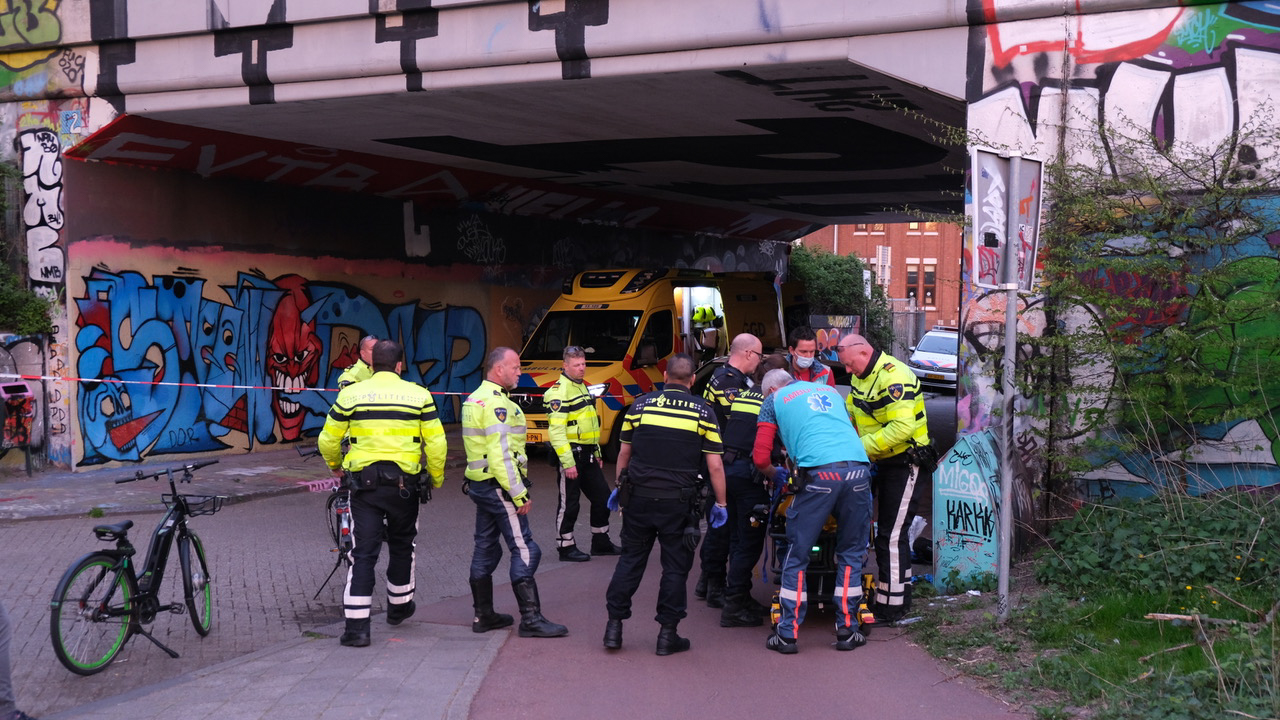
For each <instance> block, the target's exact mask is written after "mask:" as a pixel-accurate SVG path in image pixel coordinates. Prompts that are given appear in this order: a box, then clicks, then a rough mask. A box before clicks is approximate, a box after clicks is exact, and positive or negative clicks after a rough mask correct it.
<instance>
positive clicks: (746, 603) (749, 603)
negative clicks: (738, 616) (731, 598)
mask: <svg viewBox="0 0 1280 720" xmlns="http://www.w3.org/2000/svg"><path fill="white" fill-rule="evenodd" d="M743 598H744V599H743V601H742V609H743V610H746V611H747V612H751V613H755V614H756V615H759V616H760V617H767V616H768V615H769V612H770V610H769V606H768V605H765V604H764V603H761V602H760V601H759V600H756V599H755V598H753V597H751V596H750V595H744V596H743Z"/></svg>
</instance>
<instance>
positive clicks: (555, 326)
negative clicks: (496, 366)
mask: <svg viewBox="0 0 1280 720" xmlns="http://www.w3.org/2000/svg"><path fill="white" fill-rule="evenodd" d="M641 314H642V312H641V311H640V310H560V311H556V312H549V313H547V316H546V317H544V318H543V319H542V322H541V323H540V324H539V325H538V329H537V330H536V331H535V332H534V333H533V337H531V338H529V342H528V344H526V345H525V347H524V352H522V353H520V359H521V360H561V359H563V353H564V349H565V347H567V346H569V345H578V346H580V347H582V349H583V350H585V351H586V356H587V362H598V361H607V362H616V361H618V360H622V359H623V358H624V357H626V354H627V352H628V351H629V350H630V349H631V342H632V340H633V339H634V338H635V335H636V326H637V325H638V324H639V322H640V316H641Z"/></svg>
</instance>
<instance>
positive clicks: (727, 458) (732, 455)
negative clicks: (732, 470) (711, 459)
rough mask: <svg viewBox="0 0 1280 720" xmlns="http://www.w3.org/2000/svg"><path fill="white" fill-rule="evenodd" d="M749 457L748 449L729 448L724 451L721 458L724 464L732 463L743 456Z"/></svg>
mask: <svg viewBox="0 0 1280 720" xmlns="http://www.w3.org/2000/svg"><path fill="white" fill-rule="evenodd" d="M750 457H751V451H750V450H734V449H732V448H730V449H728V450H725V451H724V456H723V460H724V464H725V465H732V464H734V463H736V462H738V461H739V460H741V459H743V458H750Z"/></svg>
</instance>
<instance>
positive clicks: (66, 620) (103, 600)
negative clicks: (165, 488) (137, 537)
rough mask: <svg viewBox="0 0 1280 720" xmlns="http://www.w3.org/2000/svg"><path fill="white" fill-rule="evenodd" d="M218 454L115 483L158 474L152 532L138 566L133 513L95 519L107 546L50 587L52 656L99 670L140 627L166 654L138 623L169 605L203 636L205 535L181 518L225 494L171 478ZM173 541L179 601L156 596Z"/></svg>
mask: <svg viewBox="0 0 1280 720" xmlns="http://www.w3.org/2000/svg"><path fill="white" fill-rule="evenodd" d="M216 462H218V461H217V460H201V461H199V462H194V463H190V464H188V465H183V466H182V467H180V468H178V470H177V471H178V472H180V473H181V476H180V477H179V478H177V479H176V480H175V478H174V473H175V469H174V468H166V469H164V470H159V471H157V472H153V473H144V472H142V471H141V470H139V471H137V473H135V474H134V476H133V477H128V478H123V479H120V480H116V483H127V482H135V481H138V480H147V479H155V480H159V479H160V478H161V477H165V478H167V479H168V481H169V492H168V493H164V494H162V495H161V499H162V500H163V502H164V505H165V507H166V508H168V510H167V511H166V512H165V514H164V517H162V518H160V522H159V524H157V525H156V527H155V530H153V531H152V532H151V543H150V545H149V547H148V548H147V555H146V561H145V562H144V563H143V564H142V567H141V572H138V568H137V565H136V563H135V562H134V559H133V558H134V555H136V554H137V550H136V548H134V546H133V545H132V544H131V543H130V542H129V528H132V527H133V521H132V520H123V521H121V522H118V523H112V524H109V525H97V526H95V527H94V528H93V534H94V535H96V536H97V538H98V539H99V540H101V541H104V542H112V541H114V542H115V544H116V547H115V549H114V550H97V551H94V552H91V553H89V554H87V555H85V556H84V557H82V558H80V559H79V560H77V561H76V562H75V564H73V565H72V566H71V567H70V569H68V570H67V572H66V573H65V574H64V575H63V576H62V579H61V580H59V581H58V587H57V588H56V589H55V590H54V591H53V602H52V605H51V607H52V611H51V615H50V624H49V631H50V634H51V636H52V638H53V651H54V653H55V654H56V655H57V656H58V661H59V662H61V663H62V664H63V666H65V667H66V668H67V669H68V670H70V671H71V672H73V673H76V674H77V675H93V674H94V673H97V672H101V671H102V670H103V669H104V668H106V667H107V665H109V664H110V663H111V661H112V660H114V659H115V658H116V655H118V654H119V653H120V650H121V649H123V648H124V645H125V643H126V642H128V641H129V638H131V637H132V636H133V635H141V636H143V637H145V638H147V639H148V640H150V641H151V642H153V643H155V645H156V646H157V647H159V648H160V649H161V650H164V651H165V652H166V653H168V654H169V656H170V657H174V658H176V657H178V653H176V652H174V651H173V650H172V649H170V648H168V647H166V646H165V645H164V644H163V643H161V642H160V641H159V640H157V639H156V638H155V636H154V635H152V634H151V633H150V632H148V631H147V630H146V629H145V628H144V627H143V626H144V625H149V624H151V622H152V621H153V620H155V619H156V615H158V614H160V613H162V612H169V613H173V614H175V615H181V614H183V613H184V612H187V611H190V613H191V624H192V625H193V626H195V629H196V632H197V633H199V634H200V636H201V637H204V636H206V635H208V634H209V631H210V630H211V629H212V628H213V583H212V578H211V576H210V572H209V561H208V559H207V558H206V557H205V551H204V543H203V542H201V540H200V536H198V535H196V533H195V531H193V530H192V529H191V528H190V527H189V526H188V523H187V521H188V519H190V518H193V517H197V516H199V515H212V514H213V513H215V512H217V511H218V510H220V509H221V508H222V503H223V501H224V500H225V499H226V498H225V497H223V496H218V495H183V494H180V493H179V492H178V488H177V484H176V483H178V482H185V483H189V482H191V478H192V473H193V472H194V471H196V470H199V469H200V468H202V467H207V466H209V465H212V464H214V463H216ZM175 539H176V540H177V542H178V564H179V566H180V568H181V570H182V596H183V602H182V603H170V604H161V602H160V592H161V587H162V586H163V584H164V577H165V575H164V573H165V568H166V567H167V566H168V563H169V551H170V550H171V549H172V547H173V543H174V540H175Z"/></svg>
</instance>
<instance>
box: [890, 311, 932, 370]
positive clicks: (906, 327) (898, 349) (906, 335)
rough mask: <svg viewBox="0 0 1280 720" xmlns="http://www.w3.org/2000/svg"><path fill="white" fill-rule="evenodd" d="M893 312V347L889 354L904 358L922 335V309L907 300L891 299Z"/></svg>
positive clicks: (923, 331) (923, 330)
mask: <svg viewBox="0 0 1280 720" xmlns="http://www.w3.org/2000/svg"><path fill="white" fill-rule="evenodd" d="M889 302H890V305H891V307H892V311H891V312H892V314H893V349H892V350H890V351H889V354H890V355H892V356H894V357H896V358H900V359H902V360H906V358H907V356H908V355H910V354H911V351H910V350H909V349H908V348H913V347H915V346H916V343H918V342H920V338H921V337H923V336H924V333H925V326H924V310H922V309H920V308H919V307H917V306H916V304H915V303H914V302H911V301H908V300H897V299H891V300H890V301H889Z"/></svg>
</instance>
